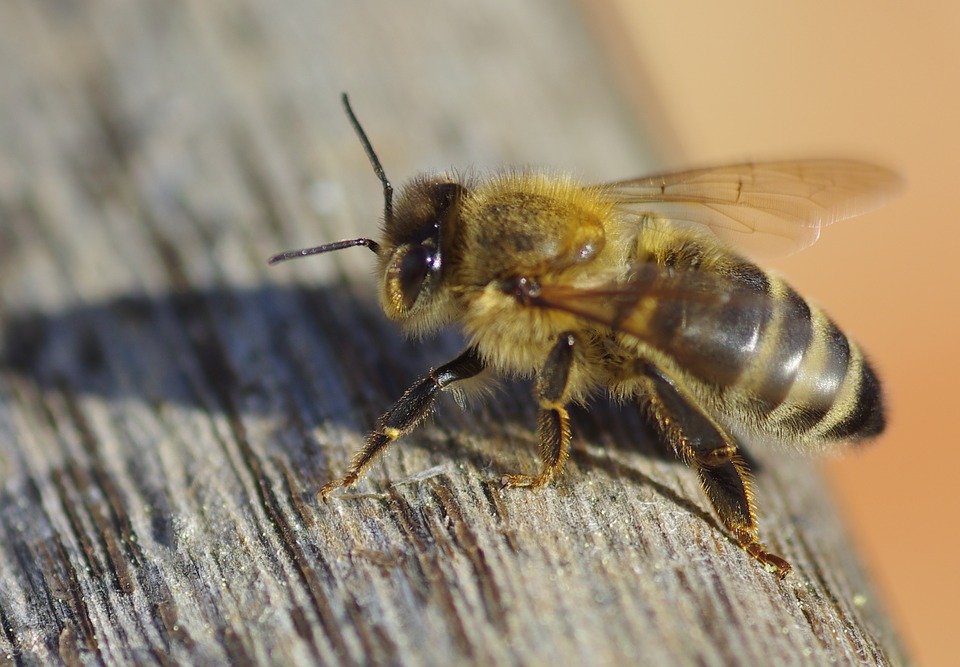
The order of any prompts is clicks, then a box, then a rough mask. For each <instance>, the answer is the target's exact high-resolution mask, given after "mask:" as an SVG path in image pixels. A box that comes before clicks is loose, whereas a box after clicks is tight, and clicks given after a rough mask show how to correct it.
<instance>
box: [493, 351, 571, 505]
mask: <svg viewBox="0 0 960 667" xmlns="http://www.w3.org/2000/svg"><path fill="white" fill-rule="evenodd" d="M575 344H576V337H575V336H574V335H573V334H572V333H565V334H563V335H561V336H560V339H559V340H558V341H557V342H556V344H555V345H554V346H553V349H552V350H550V354H549V356H548V357H547V362H546V363H545V364H544V366H543V368H542V369H541V370H540V373H539V374H538V375H537V383H536V395H537V401H538V403H539V405H540V411H539V412H538V413H537V438H538V441H539V444H540V460H541V461H542V462H543V468H542V469H541V470H540V474H539V475H504V477H503V480H504V486H525V487H527V488H531V489H535V488H537V487H540V486H543V485H544V484H546V483H547V482H549V481H550V480H551V479H553V477H554V476H555V475H556V474H557V473H559V472H560V471H561V470H562V469H563V464H564V463H565V462H566V460H567V455H568V454H569V453H570V416H569V414H568V413H567V408H566V407H565V406H566V403H567V384H568V382H567V381H568V380H569V378H570V367H571V366H572V365H573V348H574V345H575Z"/></svg>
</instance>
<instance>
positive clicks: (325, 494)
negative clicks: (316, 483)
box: [317, 475, 357, 503]
mask: <svg viewBox="0 0 960 667" xmlns="http://www.w3.org/2000/svg"><path fill="white" fill-rule="evenodd" d="M356 481H357V478H356V477H354V476H352V475H347V476H346V477H344V478H343V479H337V480H334V481H332V482H327V483H326V484H324V485H323V486H321V487H320V491H319V492H318V493H317V500H319V501H321V502H324V503H326V502H328V501H329V500H330V494H331V493H333V492H334V491H336V490H337V489H339V488H341V487H343V488H346V487H348V486H350V485H351V484H353V483H354V482H356Z"/></svg>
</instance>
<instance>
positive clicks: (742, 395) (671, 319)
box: [617, 234, 884, 447]
mask: <svg viewBox="0 0 960 667" xmlns="http://www.w3.org/2000/svg"><path fill="white" fill-rule="evenodd" d="M641 241H644V242H645V245H643V252H644V253H646V257H643V258H642V260H643V261H642V262H641V263H638V264H637V266H638V267H640V268H639V269H638V270H637V274H636V275H635V276H633V280H634V281H635V282H636V283H637V284H638V285H639V286H640V287H639V288H638V289H636V290H635V293H634V296H633V297H632V298H631V299H630V303H629V304H628V303H620V304H618V308H619V309H620V312H621V316H620V317H619V318H618V326H617V330H618V331H622V332H625V333H626V337H627V338H628V339H629V338H635V339H636V341H637V345H638V348H639V350H640V351H641V353H643V351H646V352H645V353H646V356H654V357H658V358H654V359H651V361H654V362H655V363H660V364H661V365H667V366H670V369H671V370H674V371H675V373H676V374H677V375H678V380H683V381H685V383H686V384H688V385H691V386H689V387H688V390H689V391H691V393H693V394H694V395H696V396H697V397H698V398H699V399H700V400H701V401H702V403H703V405H704V407H705V408H706V409H708V410H709V411H710V412H711V413H712V414H714V416H715V417H716V418H718V420H719V421H721V422H722V423H727V424H731V423H732V424H734V425H736V426H740V427H742V429H744V430H747V431H751V432H754V433H757V434H760V435H764V436H770V437H773V438H776V439H777V440H780V441H784V442H788V443H789V442H792V443H797V444H800V445H802V446H805V447H808V446H811V445H812V446H817V445H826V444H828V443H830V442H836V441H852V440H860V439H863V438H867V437H871V436H874V435H877V434H879V433H880V432H881V431H882V430H883V427H884V411H883V401H882V396H881V392H880V384H879V381H878V380H877V377H876V375H875V373H874V372H873V369H872V368H871V367H870V365H869V363H868V362H867V360H866V358H865V357H864V355H863V352H862V351H861V350H860V348H859V347H858V346H857V345H856V343H854V342H853V341H851V340H850V339H849V338H847V336H846V335H844V334H843V332H841V331H840V330H839V328H838V327H837V326H836V324H834V322H833V321H832V320H831V319H830V318H829V317H828V316H827V315H826V314H825V313H824V312H823V310H822V309H820V308H819V307H817V306H815V305H812V304H809V303H807V302H806V301H805V300H804V299H803V298H801V297H800V296H799V295H798V294H797V293H796V292H795V291H794V290H793V289H792V288H791V287H790V286H789V285H787V284H786V282H784V281H783V280H782V279H781V278H779V277H778V276H775V275H772V274H768V273H765V272H763V271H762V270H761V269H759V268H758V267H757V266H756V265H754V264H752V263H751V262H749V261H748V260H745V259H743V258H741V257H739V256H737V255H735V254H733V253H730V252H729V251H727V250H726V249H725V248H723V247H722V246H717V245H716V244H706V243H703V242H701V241H700V240H699V239H697V237H695V236H693V237H686V236H684V237H677V236H676V235H675V234H674V235H671V236H667V237H664V236H663V235H662V234H661V235H658V236H655V237H654V238H653V239H641ZM621 336H622V335H621ZM651 352H655V354H652V355H651ZM661 356H662V357H663V358H659V357H661ZM665 370H666V369H665Z"/></svg>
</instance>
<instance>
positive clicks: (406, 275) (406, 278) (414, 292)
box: [396, 245, 433, 309]
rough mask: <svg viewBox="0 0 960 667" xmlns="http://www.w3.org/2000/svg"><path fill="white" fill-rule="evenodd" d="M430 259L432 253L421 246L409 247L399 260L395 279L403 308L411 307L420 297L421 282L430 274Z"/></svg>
mask: <svg viewBox="0 0 960 667" xmlns="http://www.w3.org/2000/svg"><path fill="white" fill-rule="evenodd" d="M432 259H433V253H431V252H430V251H429V250H428V249H427V248H425V247H423V246H422V245H415V246H411V247H410V249H409V250H408V251H407V252H406V253H404V255H403V257H401V258H400V263H399V266H397V274H396V279H397V287H399V289H400V294H401V295H402V296H403V305H404V307H405V308H407V309H409V308H410V307H412V306H413V304H414V302H415V301H416V300H417V297H418V296H419V295H420V290H421V289H423V282H424V281H425V280H426V279H427V275H428V274H429V273H430V268H431V265H432Z"/></svg>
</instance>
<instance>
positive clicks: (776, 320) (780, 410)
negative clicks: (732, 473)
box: [727, 277, 885, 443]
mask: <svg viewBox="0 0 960 667" xmlns="http://www.w3.org/2000/svg"><path fill="white" fill-rule="evenodd" d="M769 289H770V290H771V296H772V297H773V298H774V302H775V303H779V304H781V307H777V308H775V309H774V315H773V316H772V317H771V318H770V320H769V321H768V322H767V325H766V327H765V340H764V345H763V346H761V347H760V348H758V350H757V353H756V354H755V355H753V356H752V357H751V358H750V359H745V360H744V361H745V362H746V363H745V364H744V367H743V370H742V373H741V374H740V376H739V377H738V378H737V380H736V381H735V382H734V383H732V384H731V385H730V386H729V388H728V390H727V391H728V393H730V394H731V398H734V399H735V400H736V402H738V403H740V404H742V405H744V406H747V407H749V409H750V411H751V412H752V413H753V414H755V415H756V419H757V422H758V424H757V425H758V426H759V427H760V428H762V430H764V431H770V432H773V433H776V434H778V435H780V436H781V437H784V438H785V439H797V440H803V441H808V442H810V441H812V442H823V443H827V442H832V441H842V440H860V439H863V438H868V437H871V436H874V435H877V434H879V433H880V432H881V431H883V428H884V424H885V421H884V410H883V400H882V394H881V391H880V383H879V381H878V379H877V376H876V374H875V373H874V371H873V369H872V368H871V366H870V364H869V362H868V361H867V359H866V357H865V356H864V354H863V352H862V351H861V350H860V348H859V346H857V344H856V343H854V342H853V341H851V340H850V339H849V338H847V337H846V335H844V333H843V332H842V331H840V329H839V328H838V327H837V325H836V324H835V323H834V322H833V320H831V319H830V318H829V317H828V316H827V315H826V313H824V312H823V310H822V309H820V308H818V307H817V306H813V305H810V304H807V303H806V302H804V301H803V299H802V298H800V296H799V295H797V293H796V292H795V291H794V290H793V289H792V288H791V287H790V286H789V285H787V284H786V283H784V282H783V281H782V280H780V279H779V278H776V277H771V278H770V285H769Z"/></svg>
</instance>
